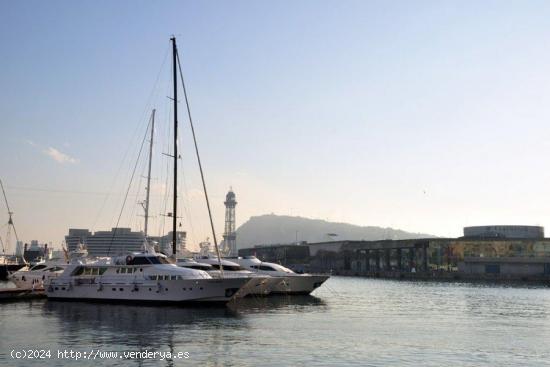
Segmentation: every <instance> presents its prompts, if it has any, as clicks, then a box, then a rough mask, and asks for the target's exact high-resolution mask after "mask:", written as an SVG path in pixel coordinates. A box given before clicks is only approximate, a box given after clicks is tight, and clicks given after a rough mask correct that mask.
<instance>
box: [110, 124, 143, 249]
mask: <svg viewBox="0 0 550 367" xmlns="http://www.w3.org/2000/svg"><path fill="white" fill-rule="evenodd" d="M149 125H151V120H149V124H148V125H147V126H148V127H149ZM147 131H149V128H147V130H146V131H145V134H144V136H143V140H142V141H141V146H140V147H139V153H138V156H137V159H136V164H135V165H134V169H133V171H132V176H131V177H130V183H129V184H128V189H127V190H126V195H125V196H124V201H123V202H122V207H121V208H120V213H119V214H118V219H117V222H116V226H115V228H114V231H113V236H112V237H111V242H110V243H109V249H108V250H107V254H109V253H110V252H111V245H112V244H113V240H114V239H115V236H116V232H117V231H118V224H119V222H120V218H121V217H122V213H123V211H124V206H125V205H126V199H128V194H129V193H130V188H131V187H132V181H133V180H134V175H135V173H136V169H137V166H138V163H139V158H140V157H141V152H142V151H143V146H144V145H145V141H146V140H147Z"/></svg>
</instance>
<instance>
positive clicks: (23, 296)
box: [0, 288, 46, 302]
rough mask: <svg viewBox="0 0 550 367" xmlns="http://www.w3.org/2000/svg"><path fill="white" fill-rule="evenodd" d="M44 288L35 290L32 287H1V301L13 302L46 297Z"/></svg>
mask: <svg viewBox="0 0 550 367" xmlns="http://www.w3.org/2000/svg"><path fill="white" fill-rule="evenodd" d="M45 297H46V293H45V292H44V290H43V289H39V290H33V289H32V288H0V302H13V301H20V300H29V299H37V298H45Z"/></svg>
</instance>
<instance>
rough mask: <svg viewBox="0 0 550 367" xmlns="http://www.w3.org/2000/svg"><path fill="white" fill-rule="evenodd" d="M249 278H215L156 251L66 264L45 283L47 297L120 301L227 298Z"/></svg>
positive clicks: (192, 300)
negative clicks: (173, 262) (176, 262)
mask: <svg viewBox="0 0 550 367" xmlns="http://www.w3.org/2000/svg"><path fill="white" fill-rule="evenodd" d="M249 281H250V278H248V277H235V278H223V279H217V278H213V277H212V276H210V275H209V274H208V273H207V272H205V271H203V270H195V269H189V268H182V267H179V266H176V265H175V264H172V263H170V262H169V261H168V260H167V258H166V256H164V255H162V254H156V253H147V252H141V253H134V254H131V255H128V256H127V257H126V258H120V257H118V258H112V260H111V261H109V262H107V263H92V264H69V265H68V266H67V267H66V268H65V270H64V271H63V273H62V274H61V275H59V276H58V277H56V278H55V279H52V280H51V281H50V283H49V284H46V294H47V296H48V298H50V299H59V300H94V301H111V302H112V301H123V302H132V301H134V302H138V303H143V302H160V303H174V302H175V303H179V302H228V301H230V300H231V299H233V298H234V297H237V296H238V294H237V292H238V291H239V289H241V288H242V287H243V286H245V285H246V284H247V283H248V282H249Z"/></svg>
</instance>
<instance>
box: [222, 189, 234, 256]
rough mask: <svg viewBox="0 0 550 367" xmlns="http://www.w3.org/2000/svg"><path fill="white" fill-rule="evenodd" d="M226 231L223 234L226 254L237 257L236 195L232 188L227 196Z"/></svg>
mask: <svg viewBox="0 0 550 367" xmlns="http://www.w3.org/2000/svg"><path fill="white" fill-rule="evenodd" d="M224 204H225V231H224V234H223V245H224V246H223V247H224V252H225V253H226V254H227V255H228V256H237V233H236V232H235V207H236V206H237V202H236V201H235V193H234V192H233V189H232V188H230V189H229V192H228V193H227V195H225V202H224Z"/></svg>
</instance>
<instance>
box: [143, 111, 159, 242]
mask: <svg viewBox="0 0 550 367" xmlns="http://www.w3.org/2000/svg"><path fill="white" fill-rule="evenodd" d="M155 112H156V110H155V109H153V112H152V113H151V141H150V142H149V169H148V171H147V194H146V196H145V228H144V231H145V239H147V225H148V224H149V194H150V192H151V162H152V160H153V136H154V135H153V134H154V132H155Z"/></svg>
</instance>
